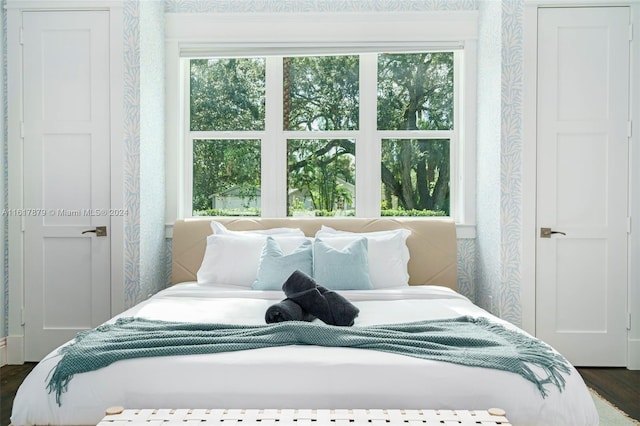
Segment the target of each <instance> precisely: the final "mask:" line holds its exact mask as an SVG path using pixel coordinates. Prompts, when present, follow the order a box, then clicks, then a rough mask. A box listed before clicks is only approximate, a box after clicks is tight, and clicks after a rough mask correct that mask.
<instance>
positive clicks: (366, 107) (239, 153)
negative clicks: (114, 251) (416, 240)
mask: <svg viewBox="0 0 640 426" xmlns="http://www.w3.org/2000/svg"><path fill="white" fill-rule="evenodd" d="M455 58H456V55H455V54H454V52H452V51H448V52H447V51H445V52H418V53H394V54H389V53H364V54H358V55H356V54H352V55H317V56H311V55H306V56H269V57H258V58H250V57H246V58H223V57H210V58H204V59H203V58H198V59H190V60H189V91H188V93H189V105H190V109H189V113H190V114H189V143H190V145H191V147H192V162H193V169H192V173H193V174H192V178H193V180H192V182H193V188H192V213H193V215H225V216H228V215H260V211H261V187H262V183H261V176H264V175H265V174H269V173H273V172H274V170H273V168H274V167H278V166H277V165H270V164H267V165H266V167H265V170H263V171H262V174H261V160H260V158H261V151H262V149H261V144H262V142H263V141H264V140H266V139H272V140H275V141H276V143H277V144H282V145H284V146H286V157H287V162H286V166H285V167H286V175H287V185H286V192H287V197H286V200H287V201H286V203H287V206H286V211H287V215H294V216H295V215H303V216H318V215H319V216H327V215H331V216H333V215H346V216H350V215H355V214H356V212H357V207H356V205H357V203H358V201H359V200H358V196H357V192H358V191H357V187H358V185H363V186H367V187H372V186H375V187H377V188H379V192H380V202H379V205H378V207H377V208H378V211H379V214H381V215H397V216H405V215H420V216H430V215H436V216H446V215H449V214H450V211H451V208H450V207H451V206H450V203H451V201H450V200H451V197H450V193H451V184H450V176H451V175H450V170H451V167H450V163H451V150H450V145H451V144H452V143H457V135H456V133H455V131H454V130H455V127H456V123H455V117H456V114H455V110H456V108H457V102H456V100H455V96H454V94H455V86H456V80H457V77H456V76H455V74H454V70H455V66H454V62H455V60H456V59H455ZM267 64H268V65H269V66H267ZM268 70H273V71H268ZM271 72H272V73H274V74H276V75H274V76H272V75H271ZM280 76H281V78H280ZM367 80H369V81H367ZM371 82H373V84H371ZM267 85H271V86H275V87H274V90H271V91H270V92H269V94H267V91H266V87H267ZM367 90H368V91H370V93H368V94H367V95H364V94H363V93H362V92H363V91H367ZM372 112H373V113H375V116H374V114H373V113H372ZM268 116H272V117H278V120H277V122H276V123H275V124H273V123H272V124H268V123H267V117H268ZM361 150H362V151H365V152H366V151H368V157H370V158H379V159H380V160H378V164H379V167H380V178H379V179H377V181H372V180H370V179H369V180H363V181H358V182H356V169H357V168H359V167H368V168H372V167H375V166H374V165H372V164H369V165H367V164H364V165H363V164H361V163H362V161H363V160H362V158H363V157H362V156H359V155H358V153H359V151H361ZM364 157H367V154H365V156H364Z"/></svg>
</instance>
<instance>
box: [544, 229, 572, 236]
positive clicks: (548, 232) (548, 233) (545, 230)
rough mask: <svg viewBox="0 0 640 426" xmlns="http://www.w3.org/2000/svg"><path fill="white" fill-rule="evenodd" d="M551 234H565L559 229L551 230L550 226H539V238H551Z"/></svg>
mask: <svg viewBox="0 0 640 426" xmlns="http://www.w3.org/2000/svg"><path fill="white" fill-rule="evenodd" d="M553 234H560V235H567V234H566V233H564V232H561V231H553V230H552V229H551V228H540V238H551V235H553Z"/></svg>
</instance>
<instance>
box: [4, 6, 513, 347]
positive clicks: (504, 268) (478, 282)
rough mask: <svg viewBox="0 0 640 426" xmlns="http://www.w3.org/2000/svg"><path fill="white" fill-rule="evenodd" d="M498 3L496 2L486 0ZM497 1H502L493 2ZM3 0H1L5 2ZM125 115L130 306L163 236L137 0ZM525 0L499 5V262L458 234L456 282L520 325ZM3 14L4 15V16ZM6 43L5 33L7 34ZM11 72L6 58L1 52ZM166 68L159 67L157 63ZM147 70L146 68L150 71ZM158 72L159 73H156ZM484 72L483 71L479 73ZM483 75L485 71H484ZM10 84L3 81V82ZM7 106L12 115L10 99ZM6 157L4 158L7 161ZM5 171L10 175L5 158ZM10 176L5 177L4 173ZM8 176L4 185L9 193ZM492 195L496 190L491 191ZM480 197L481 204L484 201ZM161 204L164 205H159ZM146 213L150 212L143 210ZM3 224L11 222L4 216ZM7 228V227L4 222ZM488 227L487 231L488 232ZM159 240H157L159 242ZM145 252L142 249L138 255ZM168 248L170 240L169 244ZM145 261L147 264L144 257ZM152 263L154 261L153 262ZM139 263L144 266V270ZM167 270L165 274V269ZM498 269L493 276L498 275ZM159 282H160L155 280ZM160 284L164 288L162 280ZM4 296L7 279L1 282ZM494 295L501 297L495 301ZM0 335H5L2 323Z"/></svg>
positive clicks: (130, 10)
mask: <svg viewBox="0 0 640 426" xmlns="http://www.w3.org/2000/svg"><path fill="white" fill-rule="evenodd" d="M489 1H493V0H489ZM495 1H497V0H495ZM2 2H4V0H2ZM482 3H483V2H480V1H478V0H217V1H210V0H166V1H165V2H164V9H165V11H166V12H172V13H198V12H208V13H215V12H218V13H222V12H233V13H252V12H253V13H256V12H301V11H305V12H341V11H344V12H359V11H413V10H420V11H425V10H426V11H428V10H476V9H478V8H479V5H480V4H482ZM123 4H124V19H125V25H124V28H125V33H124V50H125V58H124V61H125V69H124V82H123V84H124V93H125V100H124V103H125V105H124V108H125V112H124V117H125V120H126V121H125V123H124V125H125V129H124V130H125V132H124V134H125V140H124V143H125V153H126V163H125V167H124V169H125V171H124V184H125V208H127V209H129V212H130V213H131V214H129V216H128V220H127V222H126V223H125V256H126V263H125V305H126V306H131V305H132V304H134V303H136V302H137V301H139V300H141V299H142V298H144V297H146V296H147V294H148V293H149V292H150V291H154V290H156V289H157V288H154V286H155V285H156V284H152V285H151V287H149V286H148V285H147V287H144V286H145V285H146V284H143V283H150V282H153V280H154V279H155V278H150V277H151V275H150V274H152V272H150V271H151V270H152V269H153V268H152V267H151V266H149V265H147V264H145V263H144V261H142V260H141V254H142V255H144V250H145V244H146V243H147V242H150V241H151V240H153V239H156V238H157V237H158V235H159V231H158V230H157V229H155V228H154V230H153V231H152V232H150V233H149V232H145V233H144V234H141V223H142V222H145V221H146V220H152V221H154V220H156V218H155V217H150V216H149V215H148V213H145V212H142V213H141V202H142V200H143V199H144V196H143V195H142V194H141V191H145V190H146V187H145V186H144V181H145V178H146V177H145V176H144V175H142V176H141V173H146V172H144V170H142V169H141V164H140V161H141V160H140V156H141V139H140V137H141V134H140V132H141V131H140V126H141V121H140V120H141V99H140V96H141V92H140V88H141V78H140V47H141V45H140V43H141V40H140V18H141V16H140V0H124V2H123ZM523 7H524V6H523V0H504V1H503V2H502V11H501V14H502V15H501V21H500V22H501V27H502V34H501V43H502V65H501V134H500V139H499V140H497V141H495V143H498V144H499V146H500V148H499V149H500V177H499V188H494V190H495V191H499V194H498V197H499V214H500V219H499V221H497V222H496V223H495V224H493V225H490V226H489V227H488V228H478V234H479V235H478V238H479V240H480V239H482V238H483V236H484V235H499V241H500V256H499V265H498V266H493V267H492V270H493V271H496V270H497V272H498V273H497V274H489V275H478V274H477V273H476V269H477V268H476V265H477V264H482V263H483V262H484V261H485V260H486V259H491V258H495V253H491V252H489V253H487V252H483V251H481V250H478V247H476V242H475V240H472V239H463V240H459V245H458V258H459V263H458V273H459V287H460V290H461V292H462V293H463V294H465V295H467V296H469V297H471V298H472V299H476V298H478V299H479V301H482V300H486V297H485V295H486V294H490V295H495V297H493V296H492V297H493V299H494V300H493V302H492V303H493V305H494V307H495V311H496V313H498V314H499V315H501V316H502V317H503V318H505V319H507V320H509V321H512V322H514V323H516V324H519V323H520V315H521V306H520V281H521V277H520V265H519V263H520V251H521V248H520V246H521V230H520V227H521V187H520V180H521V158H520V157H521V151H522V146H521V145H522V135H521V127H522V117H521V115H522V111H521V104H522V62H523V61H522V14H523ZM3 19H4V15H3ZM2 42H3V43H4V46H6V35H5V34H3V40H2ZM3 66H4V69H5V70H6V57H5V58H3ZM158 66H161V65H158ZM145 72H146V70H145ZM159 72H161V71H159ZM481 72H482V71H481ZM480 77H481V76H480ZM3 85H4V86H5V88H6V81H3ZM2 107H3V114H4V117H6V116H7V106H6V103H5V105H3V106H2ZM6 131H7V129H6V126H5V128H3V129H2V132H3V134H4V135H5V137H4V141H3V144H2V149H3V150H4V152H6V149H7V144H6ZM5 161H6V160H5ZM4 166H5V167H3V173H5V174H6V164H5V165H4ZM5 176H6V175H5ZM7 187H8V182H7V181H6V180H5V185H4V187H3V188H2V190H3V191H5V193H6V191H7ZM487 196H495V193H493V192H492V191H489V192H487ZM480 201H481V200H479V205H480V204H481V202H480ZM162 210H164V209H162ZM145 215H147V216H145ZM2 226H5V227H6V221H3V223H2ZM5 229H6V228H5ZM485 233H486V234H485ZM156 245H157V244H156ZM141 250H142V253H141ZM164 250H165V251H166V253H170V244H168V245H167V246H166V247H164ZM2 258H3V265H2V267H3V268H4V270H5V271H6V268H7V261H6V235H5V253H3V256H2ZM141 262H142V263H141ZM151 262H152V264H153V261H151ZM141 264H142V265H145V267H144V271H142V270H141ZM155 265H156V266H157V267H158V268H160V270H161V271H163V273H165V276H167V275H166V274H168V271H167V267H168V261H167V259H166V258H164V259H157V260H156V264H155ZM164 271H167V272H164ZM494 275H495V277H494ZM156 281H158V280H156ZM157 285H158V286H160V287H161V286H162V285H160V284H159V283H158V284H157ZM2 286H3V288H2V290H3V291H4V294H5V295H6V293H7V291H8V282H7V279H6V274H5V280H4V282H3V283H2ZM496 299H497V300H496ZM4 302H5V303H4V305H5V306H4V318H7V312H8V302H9V301H8V297H5V300H4ZM2 335H3V336H6V335H7V325H6V323H5V327H4V330H3V331H2Z"/></svg>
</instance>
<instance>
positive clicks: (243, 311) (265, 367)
mask: <svg viewBox="0 0 640 426" xmlns="http://www.w3.org/2000/svg"><path fill="white" fill-rule="evenodd" d="M341 294H343V295H345V296H346V297H347V298H348V299H349V300H351V301H352V302H353V303H354V304H356V305H357V306H358V307H359V308H360V315H359V316H358V318H357V319H356V324H355V326H356V327H357V326H362V325H369V324H385V323H386V324H389V323H398V322H408V321H415V320H420V319H436V318H448V317H458V316H461V315H472V316H485V317H490V318H492V319H494V320H495V321H498V322H500V323H502V324H505V325H507V326H508V327H511V328H515V327H514V326H512V325H510V324H508V323H506V322H504V321H502V320H500V319H498V318H495V317H493V316H491V315H490V314H489V313H487V312H486V311H484V310H482V309H480V308H478V307H477V306H475V305H473V304H472V303H471V302H470V301H469V300H468V299H466V298H465V297H463V296H461V295H459V294H457V293H455V292H454V291H452V290H449V289H447V288H444V287H437V286H426V287H407V288H401V289H390V290H369V291H343V292H341ZM283 297H284V296H283V293H282V292H279V291H277V292H268V291H252V290H237V289H221V288H213V287H204V286H198V285H197V284H195V283H184V284H179V285H176V286H173V287H171V288H169V289H166V290H164V291H162V292H160V293H158V294H157V295H155V296H153V297H152V298H150V299H149V300H147V301H145V302H143V303H141V304H139V305H137V306H135V307H133V308H131V309H129V310H128V311H126V312H124V313H123V314H122V315H120V316H132V315H134V316H138V317H144V318H151V319H163V320H178V321H193V322H201V321H205V322H220V323H241V324H264V313H265V311H266V309H267V307H268V306H269V305H271V304H272V303H274V302H275V301H279V300H281V299H282V298H283ZM57 359H58V355H56V354H55V351H54V352H53V353H52V354H50V355H49V356H47V358H45V359H44V360H43V361H42V362H40V363H39V364H38V365H37V366H36V367H35V368H34V370H33V371H32V372H31V374H30V375H29V376H28V377H27V378H26V380H25V381H24V383H23V384H22V386H21V387H20V389H19V390H18V393H17V395H16V398H15V402H14V407H13V412H12V416H11V421H12V424H13V425H14V426H21V425H34V424H56V425H79V424H83V425H87V424H96V423H98V421H99V420H100V419H101V418H102V417H103V415H104V409H105V408H106V407H109V406H113V405H122V406H124V407H126V408H394V409H398V408H413V409H415V408H436V409H487V408H490V407H500V408H503V409H505V410H506V412H507V417H508V418H509V420H510V421H511V422H512V423H513V424H517V425H550V424H553V425H584V426H589V425H597V424H598V415H597V412H596V409H595V406H594V403H593V400H592V399H591V396H590V394H589V392H588V390H587V388H586V386H585V385H584V382H583V381H582V378H581V377H580V375H579V373H578V372H577V371H576V370H575V369H573V368H572V369H571V374H570V375H568V376H567V377H566V381H567V383H566V387H565V390H564V391H563V392H559V391H558V389H556V388H555V387H553V386H552V385H547V389H548V391H549V395H548V396H547V397H546V398H543V397H542V396H541V395H540V392H539V391H538V389H537V387H536V386H535V385H534V384H533V383H531V382H529V381H527V380H525V379H524V378H522V377H521V376H519V375H517V374H514V373H509V372H504V371H497V370H492V369H485V368H479V367H467V366H461V365H456V364H451V363H445V362H437V361H427V360H423V359H417V358H412V357H407V356H403V355H396V354H390V353H385V352H378V351H373V350H364V349H353V348H327V347H316V346H286V347H277V348H265V349H255V350H249V351H241V352H231V353H220V354H211V355H188V356H170V357H156V358H142V359H132V360H126V361H119V362H116V363H114V364H112V365H111V366H109V367H106V368H103V369H101V370H97V371H93V372H89V373H83V374H79V375H76V376H75V377H74V378H73V379H72V380H71V382H70V384H69V388H68V390H67V391H66V392H65V393H63V394H62V406H58V405H57V404H56V401H55V395H54V394H49V393H48V391H47V389H46V384H47V383H48V379H47V376H48V374H49V372H50V371H51V370H52V369H53V366H54V365H55V363H56V361H57Z"/></svg>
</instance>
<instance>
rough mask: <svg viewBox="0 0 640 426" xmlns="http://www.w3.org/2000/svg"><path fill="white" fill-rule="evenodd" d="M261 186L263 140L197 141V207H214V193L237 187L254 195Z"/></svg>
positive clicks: (238, 190) (194, 168) (195, 194)
mask: <svg viewBox="0 0 640 426" xmlns="http://www.w3.org/2000/svg"><path fill="white" fill-rule="evenodd" d="M256 188H260V141H257V140H196V141H194V143H193V210H205V209H208V208H211V206H212V201H211V198H210V197H211V196H213V195H220V194H224V193H225V192H228V191H231V190H234V191H235V192H236V193H237V194H238V195H240V196H243V197H244V198H247V199H251V198H252V197H254V196H255V192H256Z"/></svg>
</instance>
